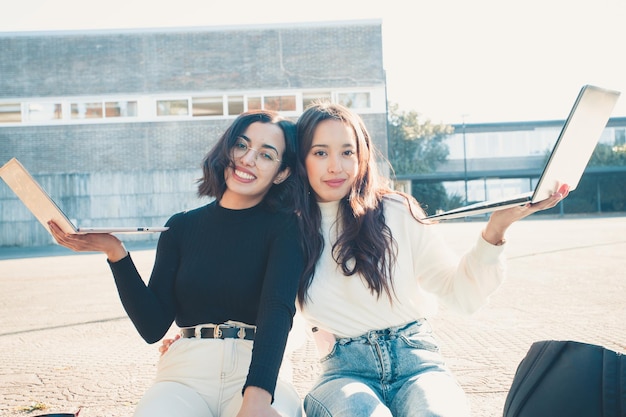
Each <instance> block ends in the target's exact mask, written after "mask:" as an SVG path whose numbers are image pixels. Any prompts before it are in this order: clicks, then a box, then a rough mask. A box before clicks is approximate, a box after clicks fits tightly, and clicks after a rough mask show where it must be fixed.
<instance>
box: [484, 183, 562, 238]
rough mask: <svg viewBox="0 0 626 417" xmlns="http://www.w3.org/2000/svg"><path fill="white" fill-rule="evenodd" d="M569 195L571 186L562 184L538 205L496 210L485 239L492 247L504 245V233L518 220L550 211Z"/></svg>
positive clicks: (492, 214) (487, 227) (529, 204)
mask: <svg viewBox="0 0 626 417" xmlns="http://www.w3.org/2000/svg"><path fill="white" fill-rule="evenodd" d="M568 194H569V186H568V185H567V184H562V185H561V186H560V187H559V189H558V191H557V192H555V193H554V194H552V195H551V196H550V197H548V198H546V199H545V200H542V201H538V202H536V203H530V202H529V203H526V204H525V205H523V206H514V207H509V208H507V209H502V210H496V211H494V212H493V213H491V216H490V217H489V221H488V222H487V225H486V226H485V229H484V230H483V239H485V240H486V241H487V242H489V243H491V244H492V245H501V244H503V243H504V233H505V232H506V230H507V229H508V228H509V226H511V225H512V224H513V223H515V222H516V221H518V220H521V219H523V218H525V217H528V216H530V215H531V214H533V213H536V212H538V211H541V210H548V209H551V208H552V207H554V206H556V205H557V204H558V203H559V202H560V201H561V200H563V199H564V198H565V197H567V195H568Z"/></svg>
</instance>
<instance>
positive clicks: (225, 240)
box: [50, 111, 304, 417]
mask: <svg viewBox="0 0 626 417" xmlns="http://www.w3.org/2000/svg"><path fill="white" fill-rule="evenodd" d="M295 145H296V143H295V126H294V124H293V123H292V122H290V121H287V120H284V119H282V118H280V117H279V116H278V115H277V114H274V113H271V112H266V111H259V112H250V113H244V114H242V115H240V116H239V117H237V119H236V120H235V121H234V122H233V123H232V125H231V126H230V127H229V128H228V129H227V130H226V132H225V133H224V134H223V136H222V137H221V138H220V139H219V140H218V142H217V144H216V145H215V146H214V147H213V148H212V150H211V151H210V152H209V153H208V154H207V155H206V157H205V158H204V161H203V164H202V171H203V177H202V179H201V180H200V181H199V187H198V194H199V195H200V196H208V197H213V198H215V200H214V201H213V202H211V203H209V204H207V205H205V206H203V207H200V208H197V209H194V210H189V211H185V212H181V213H178V214H175V215H173V216H172V217H171V218H170V219H169V220H168V221H167V223H166V226H168V227H169V230H167V231H166V232H163V233H162V234H161V236H160V238H159V242H158V245H157V250H156V259H155V264H154V268H153V271H152V274H151V276H150V280H149V283H148V284H147V285H146V284H144V281H143V280H142V278H141V277H140V275H139V273H138V272H137V269H136V268H135V266H134V264H133V261H132V259H131V256H130V254H129V253H128V251H127V250H126V248H125V247H124V245H123V243H122V242H121V241H120V240H119V239H118V238H116V237H115V236H113V235H110V234H86V235H74V234H64V233H63V232H62V231H61V230H60V229H59V228H58V227H57V226H56V225H55V224H54V223H51V224H50V229H51V230H52V233H53V234H54V236H55V238H56V240H57V242H58V243H59V244H61V245H63V246H66V247H68V248H70V249H72V250H75V251H100V252H103V253H105V254H106V255H107V258H108V259H107V260H108V262H109V264H110V267H111V270H112V272H113V276H114V279H115V283H116V285H117V288H118V292H119V295H120V298H121V301H122V304H123V306H124V308H125V310H126V312H127V314H128V316H129V317H130V318H131V320H132V322H133V324H134V325H135V327H136V328H137V331H138V332H139V334H140V335H141V336H142V337H143V338H144V339H145V340H146V342H148V343H154V342H157V341H159V340H161V338H163V336H164V335H165V334H166V332H167V331H168V329H169V328H170V326H171V325H172V323H173V322H175V323H176V324H177V325H178V326H179V327H180V328H181V333H180V339H179V340H178V341H177V342H176V343H175V344H173V345H172V346H171V347H170V348H169V351H168V352H167V353H166V354H164V355H162V357H161V359H160V361H159V364H158V369H157V375H156V380H155V382H154V384H153V385H152V387H151V388H150V389H149V390H148V391H147V392H146V393H145V395H144V397H143V398H142V400H141V401H140V402H139V404H138V406H137V408H136V410H135V416H137V417H158V416H164V417H176V416H180V417H183V416H184V417H194V416H198V417H200V416H203V417H206V416H214V417H218V416H221V417H230V416H232V417H235V416H238V417H245V416H254V417H259V416H262V417H263V416H268V417H269V416H278V415H281V416H300V415H301V401H300V398H299V397H298V395H297V393H296V392H295V390H294V389H293V387H291V385H289V384H287V383H285V382H283V381H281V380H280V379H279V378H278V374H279V368H280V365H281V361H282V358H283V352H284V349H285V345H286V342H287V336H288V333H289V331H290V328H291V326H292V320H293V316H294V313H295V299H296V294H297V289H298V281H299V278H300V275H301V273H302V271H303V268H304V260H303V251H302V246H301V241H300V236H301V234H300V232H299V228H298V221H297V218H296V215H295V213H296V212H297V211H300V210H299V209H298V208H297V207H296V204H295V202H294V200H293V197H294V196H298V195H301V191H300V187H301V182H300V180H299V179H298V178H297V177H296V175H295V174H294V172H295Z"/></svg>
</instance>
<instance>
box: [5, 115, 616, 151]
mask: <svg viewBox="0 0 626 417" xmlns="http://www.w3.org/2000/svg"><path fill="white" fill-rule="evenodd" d="M0 117H1V116H0ZM625 144H626V129H615V145H617V146H623V145H625Z"/></svg>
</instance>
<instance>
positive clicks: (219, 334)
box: [213, 324, 222, 339]
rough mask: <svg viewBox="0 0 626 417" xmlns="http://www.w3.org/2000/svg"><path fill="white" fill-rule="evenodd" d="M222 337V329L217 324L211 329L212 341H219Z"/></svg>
mask: <svg viewBox="0 0 626 417" xmlns="http://www.w3.org/2000/svg"><path fill="white" fill-rule="evenodd" d="M221 337H222V329H221V328H220V326H219V324H218V325H216V326H215V327H214V328H213V339H220V338H221Z"/></svg>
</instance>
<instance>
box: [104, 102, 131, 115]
mask: <svg viewBox="0 0 626 417" xmlns="http://www.w3.org/2000/svg"><path fill="white" fill-rule="evenodd" d="M137 114H138V112H137V102H136V101H107V102H105V103H104V117H137Z"/></svg>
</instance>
